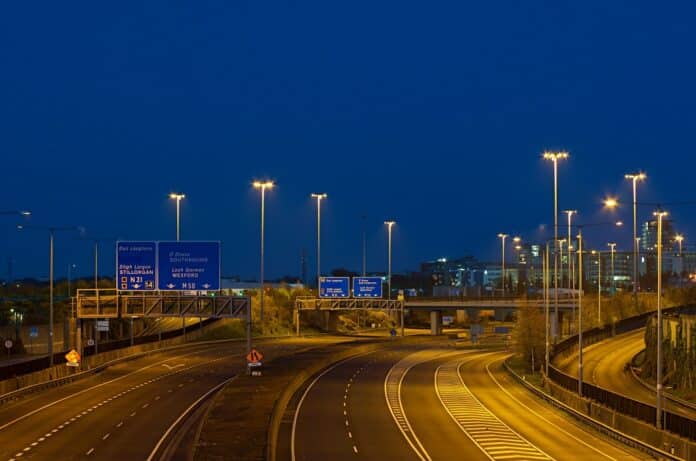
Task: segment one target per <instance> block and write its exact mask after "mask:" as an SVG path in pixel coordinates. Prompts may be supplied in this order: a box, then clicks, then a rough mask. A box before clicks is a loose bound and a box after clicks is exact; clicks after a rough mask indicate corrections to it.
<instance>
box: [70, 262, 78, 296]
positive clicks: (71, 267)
mask: <svg viewBox="0 0 696 461" xmlns="http://www.w3.org/2000/svg"><path fill="white" fill-rule="evenodd" d="M76 267H77V265H76V264H68V299H69V298H70V297H71V295H72V290H71V289H70V288H71V287H70V285H71V282H72V270H73V269H75V268H76Z"/></svg>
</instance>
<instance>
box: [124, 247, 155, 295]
mask: <svg viewBox="0 0 696 461" xmlns="http://www.w3.org/2000/svg"><path fill="white" fill-rule="evenodd" d="M156 264H157V245H156V243H155V242H116V279H117V280H116V289H117V290H124V291H127V290H137V291H152V290H154V289H155V286H156V280H155V278H156V270H155V269H156Z"/></svg>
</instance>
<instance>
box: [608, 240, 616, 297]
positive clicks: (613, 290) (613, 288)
mask: <svg viewBox="0 0 696 461" xmlns="http://www.w3.org/2000/svg"><path fill="white" fill-rule="evenodd" d="M607 246H608V247H609V248H611V294H612V296H613V295H614V294H616V277H615V273H614V254H615V253H616V243H614V242H611V243H607Z"/></svg>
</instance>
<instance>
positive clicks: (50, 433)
mask: <svg viewBox="0 0 696 461" xmlns="http://www.w3.org/2000/svg"><path fill="white" fill-rule="evenodd" d="M345 340H348V339H347V338H327V337H322V338H302V339H296V338H289V339H283V340H266V341H258V342H257V347H259V349H261V350H262V351H263V353H264V354H265V356H266V357H267V358H272V357H273V356H279V355H284V354H288V353H292V352H296V351H299V350H302V349H306V348H311V347H318V346H320V345H326V344H328V343H329V342H334V343H335V342H339V341H345ZM244 347H245V345H244V343H241V342H234V343H219V344H215V345H204V346H196V345H191V346H190V347H187V348H184V349H178V350H175V351H169V352H162V353H157V354H153V355H149V356H146V357H142V358H139V359H136V360H132V361H129V362H124V363H121V364H118V365H115V366H112V367H109V368H108V369H107V370H105V371H103V372H101V373H98V374H96V375H94V376H91V377H89V378H85V379H82V380H80V381H77V382H75V383H71V384H68V385H65V386H61V387H58V388H54V389H49V390H46V391H43V392H38V393H36V394H33V395H31V396H28V397H26V398H24V399H21V400H18V401H16V402H13V403H8V404H5V405H3V406H0V439H1V440H2V441H3V442H2V443H1V444H0V461H13V460H14V461H18V460H25V459H30V460H51V461H53V460H83V459H85V460H86V459H94V460H114V459H124V460H125V459H139V460H146V459H148V456H150V453H151V452H152V450H153V448H154V447H155V446H156V444H157V443H158V441H159V440H160V438H161V437H162V435H163V434H164V433H165V432H166V431H167V430H168V429H169V427H170V426H171V425H172V424H173V422H174V421H175V420H176V419H177V418H178V417H179V416H180V415H181V414H182V413H183V412H184V411H185V410H186V409H187V408H188V407H189V406H190V405H191V404H192V403H193V402H195V401H196V400H197V399H198V398H199V397H201V396H202V395H204V394H205V393H206V392H208V391H209V390H210V389H212V388H214V387H215V386H217V385H218V384H220V383H222V382H224V381H226V380H228V379H230V378H232V377H233V376H235V374H237V373H241V372H243V370H244V369H245V367H246V363H245V359H244V355H245V350H244Z"/></svg>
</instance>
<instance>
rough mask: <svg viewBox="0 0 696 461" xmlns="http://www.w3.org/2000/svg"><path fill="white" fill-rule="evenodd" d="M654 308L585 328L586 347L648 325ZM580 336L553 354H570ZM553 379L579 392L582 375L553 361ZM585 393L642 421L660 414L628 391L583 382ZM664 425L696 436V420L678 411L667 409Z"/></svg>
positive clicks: (690, 436) (555, 349)
mask: <svg viewBox="0 0 696 461" xmlns="http://www.w3.org/2000/svg"><path fill="white" fill-rule="evenodd" d="M684 307H685V306H680V307H674V308H669V309H665V310H664V312H665V313H669V312H676V311H678V310H679V309H682V308H684ZM654 314H655V313H654V312H646V313H644V314H641V315H639V316H636V317H631V318H629V319H624V320H622V321H620V322H617V323H616V324H615V325H614V326H613V328H609V329H607V328H593V329H591V330H588V331H585V332H584V333H583V347H584V346H586V345H590V344H594V343H596V342H599V341H601V340H603V339H607V338H609V337H611V336H613V335H615V334H619V333H625V332H629V331H633V330H636V329H638V328H641V327H643V326H645V322H646V320H647V319H648V317H650V316H652V315H654ZM577 343H578V338H577V336H572V337H570V338H567V339H565V340H564V341H561V342H560V343H558V344H557V345H556V347H555V348H554V351H553V356H552V358H555V357H556V356H559V355H567V354H569V353H572V352H574V351H577V348H578V344H577ZM548 377H549V379H551V380H552V381H554V382H556V383H557V384H559V385H560V386H561V387H563V388H565V389H567V390H569V391H572V392H577V389H578V379H577V378H575V377H574V376H571V375H568V374H566V373H564V372H562V371H560V370H559V369H557V368H556V367H554V366H553V365H551V364H549V376H548ZM582 393H583V397H587V398H589V399H592V400H594V401H596V402H598V403H600V404H602V405H604V406H606V407H608V408H610V409H612V410H616V411H618V412H620V413H623V414H625V415H628V416H631V417H634V418H636V419H639V420H641V421H644V422H646V423H649V424H654V423H655V420H656V418H657V409H656V408H655V407H654V406H652V405H648V404H646V403H643V402H639V401H637V400H634V399H631V398H630V397H627V396H625V395H621V394H619V393H616V392H612V391H609V390H607V389H604V388H602V387H599V386H595V385H593V384H589V383H587V382H583V385H582ZM663 418H664V420H663V425H662V427H663V428H664V429H665V430H666V431H669V432H672V433H674V434H677V435H680V436H682V437H685V438H688V439H690V440H696V421H695V420H692V419H689V418H686V417H684V416H681V415H677V414H674V413H671V412H668V411H663Z"/></svg>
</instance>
